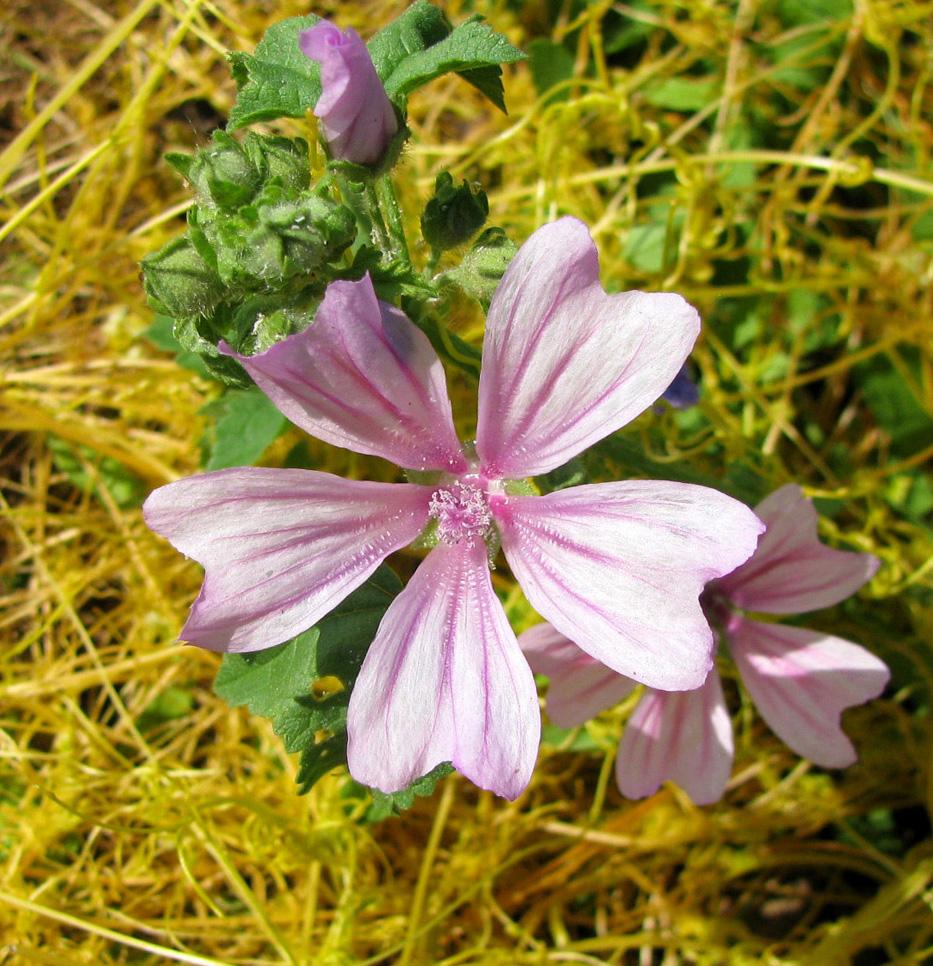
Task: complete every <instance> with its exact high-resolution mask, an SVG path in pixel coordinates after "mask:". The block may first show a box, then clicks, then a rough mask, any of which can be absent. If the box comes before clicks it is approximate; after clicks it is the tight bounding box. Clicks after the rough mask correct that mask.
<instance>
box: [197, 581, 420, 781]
mask: <svg viewBox="0 0 933 966" xmlns="http://www.w3.org/2000/svg"><path fill="white" fill-rule="evenodd" d="M401 589H402V584H401V581H399V579H398V577H396V576H395V574H394V573H393V572H392V571H391V570H389V568H388V567H386V566H385V564H383V565H381V566H380V567H379V569H378V570H377V571H376V572H375V573H374V574H373V575H372V577H370V578H369V580H367V581H366V583H364V584H363V585H362V586H361V587H359V588H357V590H355V591H354V592H353V593H352V594H350V596H349V597H347V598H346V599H345V600H344V601H343V602H342V603H341V604H339V605H338V606H337V607H336V608H335V609H334V610H332V611H331V612H330V614H328V615H327V617H325V618H324V619H323V620H321V621H319V622H318V623H317V624H316V625H315V626H314V627H312V628H311V629H310V630H307V631H305V632H304V633H302V634H299V635H298V636H297V637H295V638H293V639H292V640H290V641H286V642H285V643H284V644H279V645H278V646H276V647H270V648H268V649H266V650H264V651H256V652H254V653H251V654H225V655H224V658H223V662H222V663H221V665H220V670H219V671H218V673H217V678H216V680H215V681H214V691H215V693H216V694H218V695H219V696H220V697H222V698H223V699H224V700H225V701H226V702H227V703H228V704H229V705H231V707H238V706H240V705H247V706H248V707H249V709H250V711H251V712H252V713H253V714H260V715H263V717H266V718H270V719H271V721H272V727H273V729H274V730H275V733H276V734H277V735H280V736H281V738H282V740H283V742H284V744H285V750H286V751H287V752H289V753H295V752H297V753H298V754H299V755H300V759H299V765H298V776H297V780H298V783H299V785H300V793H301V794H304V793H305V792H307V791H309V790H310V789H311V787H312V786H313V785H314V784H315V782H317V781H318V780H319V779H320V778H321V777H322V776H324V775H325V774H327V772H329V771H330V770H331V769H333V768H336V767H338V766H339V765H345V764H346V762H347V706H348V705H349V702H350V694H351V692H352V690H353V685H354V683H355V682H356V678H357V676H358V675H359V671H360V667H361V665H362V663H363V658H364V657H365V656H366V652H367V650H368V649H369V645H370V644H371V643H372V640H373V638H374V637H375V635H376V631H377V629H378V627H379V622H380V621H381V620H382V617H383V615H384V614H385V612H386V610H387V609H388V607H389V605H390V604H391V603H392V601H393V599H394V598H395V596H396V595H397V594H398V593H399V591H401Z"/></svg>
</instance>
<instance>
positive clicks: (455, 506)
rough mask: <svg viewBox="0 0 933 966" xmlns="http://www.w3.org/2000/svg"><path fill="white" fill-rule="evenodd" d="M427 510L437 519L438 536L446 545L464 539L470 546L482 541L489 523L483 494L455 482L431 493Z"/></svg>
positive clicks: (473, 487) (487, 507)
mask: <svg viewBox="0 0 933 966" xmlns="http://www.w3.org/2000/svg"><path fill="white" fill-rule="evenodd" d="M428 509H429V512H430V515H431V517H432V518H433V519H435V520H437V535H438V538H439V539H440V540H441V541H443V542H444V543H446V544H447V545H448V546H451V547H452V546H453V545H454V544H457V543H460V541H461V540H466V541H467V545H468V546H470V547H472V546H473V545H474V544H475V542H476V541H477V540H485V539H486V537H487V535H488V534H489V530H490V527H491V526H492V513H490V511H489V505H488V504H487V502H486V495H485V494H484V493H483V491H482V490H479V489H477V488H476V487H475V486H464V485H463V484H462V483H455V484H454V485H453V486H451V487H448V488H445V489H442V490H436V491H435V492H434V493H433V494H432V495H431V502H430V504H429V507H428Z"/></svg>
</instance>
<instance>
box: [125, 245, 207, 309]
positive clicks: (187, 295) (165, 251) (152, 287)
mask: <svg viewBox="0 0 933 966" xmlns="http://www.w3.org/2000/svg"><path fill="white" fill-rule="evenodd" d="M141 267H142V272H143V287H144V288H145V290H146V294H147V295H148V296H150V297H151V298H152V299H154V300H155V302H156V303H157V305H158V306H159V307H161V308H164V310H165V314H166V315H171V316H172V317H173V318H178V317H179V316H193V315H207V314H208V313H209V312H210V311H211V310H212V309H213V307H214V306H215V305H216V304H217V302H218V301H219V300H220V298H221V295H222V293H223V285H222V283H221V280H220V278H219V277H218V275H217V272H216V270H215V269H214V267H213V266H211V265H209V264H208V263H207V262H206V261H205V259H204V258H203V257H202V255H201V253H200V252H199V251H198V250H197V248H196V247H195V246H194V245H193V244H192V242H191V240H190V239H188V238H186V237H184V236H182V237H180V238H174V239H172V241H170V242H169V243H168V244H167V245H163V246H162V248H160V249H159V250H158V251H157V252H153V253H152V254H151V255H147V256H146V257H145V258H144V259H143V260H142V263H141Z"/></svg>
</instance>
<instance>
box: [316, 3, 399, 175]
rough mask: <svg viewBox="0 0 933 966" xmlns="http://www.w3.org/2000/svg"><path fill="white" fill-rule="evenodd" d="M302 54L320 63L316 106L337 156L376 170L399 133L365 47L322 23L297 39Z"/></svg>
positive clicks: (350, 34) (354, 37)
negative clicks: (318, 92) (319, 88)
mask: <svg viewBox="0 0 933 966" xmlns="http://www.w3.org/2000/svg"><path fill="white" fill-rule="evenodd" d="M298 39H299V43H300V45H301V49H302V51H303V53H304V54H305V55H306V56H307V57H309V58H310V59H311V60H315V61H317V62H318V63H319V64H320V65H321V87H322V93H321V96H320V98H319V99H318V102H317V104H316V105H315V107H314V115H315V117H317V118H318V119H319V120H320V122H321V129H322V131H323V132H324V139H325V141H326V142H327V146H328V148H329V149H330V153H331V154H332V155H333V157H334V158H336V159H338V160H341V161H351V162H352V163H353V164H362V165H367V166H369V167H373V166H375V165H377V164H378V163H379V161H381V160H382V158H383V156H384V155H385V153H386V149H387V147H388V146H389V142H390V141H391V140H392V138H393V137H394V136H395V134H396V133H397V132H398V129H399V128H398V118H397V117H396V115H395V108H394V107H393V106H392V102H391V101H390V100H389V96H388V95H387V94H386V90H385V87H384V86H383V84H382V81H381V80H380V79H379V75H378V74H377V73H376V68H375V65H374V64H373V61H372V58H371V57H370V56H369V51H368V50H367V49H366V44H364V43H363V41H362V40H361V39H360V36H359V34H357V33H356V31H355V30H353V29H352V28H347V31H346V33H344V32H343V31H342V30H340V29H339V28H338V27H335V26H334V25H333V24H332V23H328V22H327V21H324V20H322V21H321V22H320V23H318V24H315V25H314V26H313V27H312V28H311V29H310V30H303V31H302V32H301V33H300V34H299V35H298Z"/></svg>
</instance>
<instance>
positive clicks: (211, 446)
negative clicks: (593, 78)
mask: <svg viewBox="0 0 933 966" xmlns="http://www.w3.org/2000/svg"><path fill="white" fill-rule="evenodd" d="M201 412H202V413H203V414H204V415H205V416H209V417H211V418H212V419H213V420H214V422H213V426H212V428H211V432H210V437H209V441H208V446H207V449H208V452H209V454H210V455H209V456H208V458H207V460H206V462H205V466H204V468H205V469H206V470H208V471H210V470H221V469H225V468H227V467H230V466H251V465H252V464H253V463H255V462H256V460H258V459H259V457H260V456H262V454H263V453H264V452H265V451H266V449H267V448H268V447H269V446H270V445H271V444H272V443H273V442H274V441H275V439H276V438H277V437H278V435H279V434H280V433H281V432H282V430H283V429H284V428H285V427H286V426H287V425H288V421H287V420H286V419H285V417H284V416H283V415H282V414H281V413H280V412H279V411H278V409H276V408H275V406H274V405H273V404H272V402H271V401H270V400H269V398H268V397H267V396H265V395H264V394H263V393H262V392H260V390H259V389H258V388H257V387H256V386H253V387H252V388H251V389H240V390H236V389H234V390H230V391H228V392H226V393H224V395H222V396H221V397H220V398H219V399H217V400H215V401H214V402H212V403H208V404H207V405H206V406H205V407H204V409H202V410H201Z"/></svg>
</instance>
